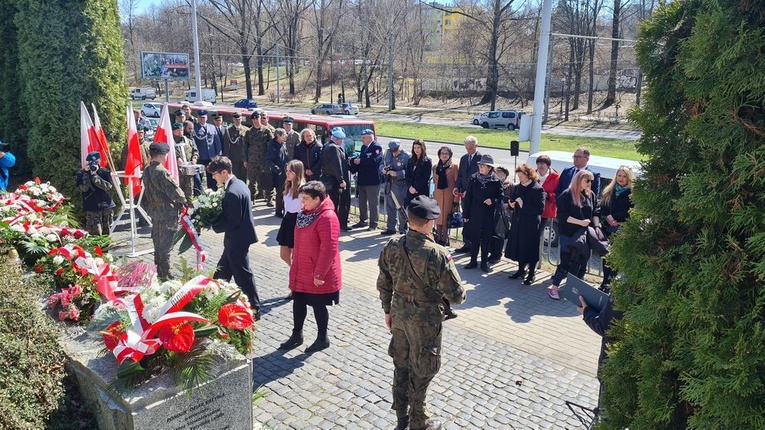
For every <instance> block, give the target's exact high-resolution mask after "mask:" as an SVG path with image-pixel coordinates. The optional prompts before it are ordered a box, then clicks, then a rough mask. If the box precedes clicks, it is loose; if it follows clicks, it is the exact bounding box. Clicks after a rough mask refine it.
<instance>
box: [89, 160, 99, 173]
mask: <svg viewBox="0 0 765 430" xmlns="http://www.w3.org/2000/svg"><path fill="white" fill-rule="evenodd" d="M99 167H101V166H100V165H99V164H98V161H97V160H94V161H91V162H90V163H88V169H89V170H90V171H91V172H97V171H98V168H99Z"/></svg>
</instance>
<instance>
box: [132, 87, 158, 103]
mask: <svg viewBox="0 0 765 430" xmlns="http://www.w3.org/2000/svg"><path fill="white" fill-rule="evenodd" d="M130 98H131V99H133V100H135V99H141V100H146V99H152V100H154V99H155V98H157V91H156V90H154V88H134V89H132V90H131V91H130Z"/></svg>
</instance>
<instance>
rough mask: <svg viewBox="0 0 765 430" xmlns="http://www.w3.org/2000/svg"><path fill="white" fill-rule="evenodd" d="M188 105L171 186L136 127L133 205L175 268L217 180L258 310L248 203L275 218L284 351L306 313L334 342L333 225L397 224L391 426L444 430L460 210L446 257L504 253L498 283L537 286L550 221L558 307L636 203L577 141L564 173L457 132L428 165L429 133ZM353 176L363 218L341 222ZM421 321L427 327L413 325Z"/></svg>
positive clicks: (324, 338)
mask: <svg viewBox="0 0 765 430" xmlns="http://www.w3.org/2000/svg"><path fill="white" fill-rule="evenodd" d="M190 111H191V109H190V107H189V106H188V105H186V104H184V105H183V106H182V109H181V110H179V111H177V112H176V122H175V123H174V124H173V125H172V130H173V138H174V142H175V153H176V155H177V157H178V160H177V161H178V165H179V166H184V167H188V168H185V169H181V175H180V180H179V181H176V180H174V179H173V178H172V176H171V175H170V173H169V172H168V170H167V169H166V168H165V167H164V166H163V165H164V163H165V161H166V160H167V157H168V154H169V152H170V147H169V146H168V145H166V144H162V143H149V142H146V141H145V140H144V139H143V133H144V129H143V127H141V124H138V136H139V140H140V144H141V153H142V157H143V158H144V160H143V164H144V169H143V176H142V181H143V185H144V196H143V207H144V208H145V209H146V211H147V212H148V214H149V216H150V217H151V221H152V233H151V237H152V240H153V243H154V249H155V252H154V261H155V264H156V266H157V275H158V277H159V278H160V279H162V280H164V279H168V278H170V277H172V274H171V269H170V264H169V254H170V248H171V246H172V243H173V240H172V239H173V235H174V233H175V232H176V231H177V230H178V228H179V214H180V213H181V211H182V209H183V207H184V206H187V205H189V203H190V200H191V198H192V197H193V195H198V194H200V193H202V192H203V190H204V188H210V189H213V190H215V189H217V188H218V187H222V188H223V190H224V191H223V193H224V194H223V200H222V210H223V212H222V215H221V217H220V219H219V220H218V221H217V222H216V223H215V224H214V225H213V226H212V228H213V230H214V231H215V232H217V233H223V234H224V239H223V244H224V249H223V252H222V255H221V256H220V259H219V260H218V263H217V265H216V272H215V275H214V276H215V277H216V278H221V279H226V280H230V279H231V278H232V277H233V278H234V281H235V283H236V284H237V285H238V286H239V288H240V289H241V290H242V292H243V294H244V295H246V296H247V298H248V300H249V302H250V305H251V306H252V309H253V313H254V315H255V318H256V319H259V318H260V317H261V312H260V310H261V309H260V308H261V302H260V298H259V296H258V292H257V288H256V285H255V280H254V276H253V273H252V270H251V268H250V265H249V258H248V251H249V247H250V245H251V244H253V243H256V242H258V237H257V234H256V232H255V224H254V216H253V212H252V206H253V202H254V201H255V199H262V200H263V201H264V202H265V204H266V206H268V207H273V208H274V216H276V217H279V218H281V225H280V227H279V231H278V234H277V236H276V241H277V243H278V244H279V247H280V257H281V259H282V260H283V261H284V262H285V264H286V265H287V266H288V267H289V282H288V288H289V294H288V295H287V297H286V299H287V300H292V305H293V330H292V334H291V335H290V337H289V338H288V339H287V340H286V341H285V342H284V343H282V344H281V345H280V346H279V349H280V350H292V349H295V348H297V347H298V346H300V345H302V344H303V328H304V323H305V319H306V316H307V308H308V307H309V306H310V307H311V308H312V309H313V313H314V316H315V320H316V324H317V337H316V340H315V341H314V342H313V343H312V344H311V345H310V346H309V347H308V348H307V349H306V350H305V352H306V353H313V352H316V351H321V350H323V349H326V348H328V347H329V346H330V337H329V335H328V330H329V328H328V327H329V310H328V307H329V306H332V305H334V304H337V303H339V301H340V290H341V287H342V264H341V260H340V253H339V237H340V235H341V232H344V231H345V232H347V231H351V230H354V229H361V228H366V229H367V230H368V231H378V230H379V234H381V235H383V236H392V235H395V234H397V233H398V234H399V236H398V237H394V238H391V239H390V240H389V241H388V242H387V244H386V245H385V246H384V247H383V248H382V250H381V254H380V259H379V267H380V274H379V277H378V280H377V289H378V290H379V292H380V299H381V302H382V308H383V310H384V314H385V323H386V325H387V327H388V328H389V329H390V331H391V335H392V340H391V345H390V348H389V353H390V355H391V357H392V358H393V362H394V367H395V373H394V383H393V399H394V402H393V409H394V410H396V413H397V417H398V426H397V428H400V429H406V428H410V429H415V428H423V429H424V428H427V429H435V428H440V424H439V423H438V422H437V421H434V420H432V419H430V416H429V415H428V414H427V411H426V410H425V392H426V391H427V387H428V384H429V382H430V380H431V379H432V378H433V377H434V376H435V374H436V373H437V372H438V369H439V363H440V361H439V357H440V347H441V334H440V333H441V322H442V321H444V320H445V319H449V318H453V317H455V316H456V315H455V314H454V313H453V312H452V311H451V304H453V303H454V304H459V303H462V302H463V301H464V300H465V291H464V289H463V288H462V286H461V280H460V276H459V273H458V271H457V268H456V266H455V265H454V262H453V260H452V258H451V255H450V251H449V250H448V249H447V248H446V247H447V246H449V245H450V244H451V236H452V235H451V234H450V229H451V228H452V227H454V226H455V225H458V224H459V222H457V221H458V220H459V219H461V220H462V225H461V227H462V228H463V230H462V234H463V237H462V239H463V242H462V246H461V247H460V248H458V249H456V250H454V252H455V253H468V255H469V257H470V258H469V262H468V263H467V264H466V265H465V266H464V267H463V268H464V269H465V270H470V269H474V268H479V267H480V269H481V270H482V271H484V272H487V273H489V272H491V271H492V269H491V266H492V265H494V264H496V263H498V262H499V261H500V260H501V259H502V258H503V257H504V258H507V259H509V260H512V261H515V262H516V263H517V270H515V272H513V273H510V274H508V277H509V278H510V279H512V280H519V281H521V282H522V283H523V284H524V285H531V284H533V283H534V282H535V274H536V269H537V266H538V263H539V261H540V248H541V247H540V242H541V240H542V239H543V237H544V233H545V229H546V228H551V223H552V221H553V220H555V221H556V222H557V225H558V233H559V250H560V264H559V265H558V267H557V269H556V271H555V273H554V275H553V277H552V285H550V287H549V289H548V291H547V294H548V295H549V297H550V298H552V299H555V300H558V299H559V298H560V296H559V294H558V291H559V288H560V285H561V281H562V280H563V279H564V278H565V277H566V275H567V273H572V274H574V275H576V276H578V277H580V278H581V277H583V275H584V271H585V268H586V261H587V259H588V258H589V249H585V250H586V252H583V250H582V246H585V247H586V246H587V245H586V244H587V237H591V238H595V240H598V241H602V242H607V241H608V240H609V238H610V237H612V236H613V235H614V234H615V233H616V232H617V231H618V230H619V228H620V226H621V224H622V223H623V222H625V221H626V220H627V219H628V217H629V210H630V208H631V207H632V203H631V197H630V195H631V189H632V183H633V181H634V175H633V172H632V171H631V170H630V169H629V168H628V167H624V166H622V167H620V168H619V169H618V171H617V174H616V177H615V179H614V180H613V181H611V183H609V184H608V185H607V186H606V187H605V188H604V189H603V192H602V195H599V189H600V175H599V173H598V172H595V171H593V169H591V168H590V167H589V166H588V161H589V157H590V153H589V151H588V150H587V149H586V148H579V149H577V150H576V152H575V153H574V155H573V166H571V167H569V168H566V169H564V170H562V171H561V172H558V171H556V170H555V169H553V168H552V160H551V159H550V157H548V156H546V155H541V156H539V157H538V158H537V159H536V166H531V165H528V164H522V165H520V166H517V167H516V168H515V169H514V171H512V172H511V171H509V170H508V169H507V168H505V167H503V166H499V165H497V164H496V163H495V161H494V158H493V157H492V155H489V154H481V153H480V152H479V151H478V140H477V139H476V138H475V137H473V136H467V137H466V138H465V140H464V147H465V152H466V153H465V155H463V156H462V157H461V158H460V159H459V160H458V161H457V160H454V153H453V151H452V149H451V148H450V147H448V146H443V147H441V148H439V149H438V151H437V152H436V154H437V155H436V162H435V163H434V162H433V161H432V160H431V158H430V157H429V156H428V153H427V144H426V142H424V141H423V140H419V139H418V140H415V141H414V142H413V143H412V146H411V148H409V149H410V150H409V151H407V150H406V149H407V148H404V146H403V145H402V143H401V141H399V140H397V139H393V140H390V142H389V143H388V144H387V145H386V146H387V148H383V146H382V145H380V143H378V142H377V140H376V138H375V135H374V131H373V130H371V129H366V130H363V131H362V133H361V140H362V146H361V148H360V150H359V151H358V152H354V153H348V149H347V147H346V144H345V140H346V133H345V130H343V129H342V128H340V127H336V128H333V129H332V130H329V133H328V134H329V135H328V138H329V139H328V141H327V142H326V144H324V145H322V143H320V142H319V140H318V139H317V136H316V134H315V133H314V131H313V130H311V129H308V128H307V129H304V130H301V131H300V132H296V131H295V130H293V128H292V126H293V122H294V121H293V119H292V118H290V117H284V118H282V124H283V128H274V127H272V126H271V125H270V124H269V123H268V113H267V112H265V111H262V110H256V111H254V112H253V113H252V116H251V119H252V123H253V125H252V127H246V126H244V125H242V117H241V116H240V115H239V114H235V115H234V116H233V124H232V125H231V126H229V127H223V125H222V118H221V117H220V116H216V115H212V120H213V121H212V123H208V122H207V117H208V113H207V112H206V111H199V112H198V115H197V116H196V117H193V116H191V112H190ZM0 149H2V148H0ZM13 161H14V160H13V156H12V154H10V153H9V152H7V150H6V151H0V168H1V169H0V186H3V187H4V186H5V184H6V183H7V176H8V170H7V168H8V167H9V166H12V163H13ZM100 161H101V160H100V155H99V153H98V152H94V153H91V154H88V155H87V157H86V162H87V166H86V167H85V168H83V169H82V170H81V171H79V172H78V174H77V186H78V188H79V190H80V191H81V192H82V193H83V196H82V197H83V208H84V210H85V214H86V228H87V230H88V231H89V232H91V233H92V234H108V231H109V227H110V224H111V221H112V211H113V208H114V202H113V201H112V199H111V196H110V191H111V190H112V188H113V186H114V184H112V182H111V181H112V179H111V174H110V172H109V171H108V170H106V169H104V168H102V167H101V164H100ZM194 166H202V167H201V168H195V167H194ZM352 175H355V177H356V190H355V191H356V193H357V196H358V201H359V220H358V222H356V223H355V224H353V225H349V224H348V223H349V209H350V204H351V195H352V192H353V191H354V190H351V188H352V187H351V184H352ZM381 191H382V195H383V196H384V200H385V202H384V206H385V212H386V215H387V220H386V224H385V226H384V228H380V227H381V226H380V222H381V219H380V213H379V211H378V206H379V200H378V199H379V196H380V193H381ZM460 215H461V216H460ZM582 237H585V239H584V245H582V243H583V239H582ZM585 254H586V257H587V258H586V259H583V258H582V255H585ZM479 257H480V258H479ZM614 275H615V273H614V271H613V270H612V269H611V268H610V267H609V266H608V265H607V264H604V278H603V283H602V284H601V286H600V287H601V289H603V290H606V291H607V290H608V286H609V283H610V282H611V280H612V279H613V277H614ZM582 305H583V306H582V308H580V312H582V313H583V315H585V317H586V318H588V322H592V321H595V315H594V314H593V313H592V310H587V309H586V307H587V306H586V303H584V302H583V303H582ZM426 326H427V327H428V328H429V330H431V331H427V332H426V331H423V327H426Z"/></svg>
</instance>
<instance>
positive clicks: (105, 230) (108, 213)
mask: <svg viewBox="0 0 765 430" xmlns="http://www.w3.org/2000/svg"><path fill="white" fill-rule="evenodd" d="M113 217H114V212H113V211H112V209H111V208H106V209H101V210H97V211H85V230H87V231H88V233H90V234H91V235H95V236H100V235H102V234H106V235H108V234H109V229H110V228H111V225H112V218H113Z"/></svg>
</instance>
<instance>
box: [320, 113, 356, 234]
mask: <svg viewBox="0 0 765 430" xmlns="http://www.w3.org/2000/svg"><path fill="white" fill-rule="evenodd" d="M344 142H345V131H344V130H343V129H342V127H335V128H333V129H332V131H331V137H330V140H329V143H328V144H326V145H324V148H323V149H322V150H321V182H322V183H324V187H325V188H326V189H327V195H329V198H330V199H332V203H334V204H335V211H337V217H338V219H339V220H340V230H343V231H350V230H351V228H350V227H348V211H347V209H344V208H345V205H344V203H345V201H344V198H343V195H344V194H345V193H346V191H348V194H350V192H349V186H350V185H349V184H350V178H349V177H348V176H349V170H348V161H347V158H346V156H345V150H344V148H343V145H344ZM341 199H342V200H343V201H341ZM349 203H350V202H349Z"/></svg>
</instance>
